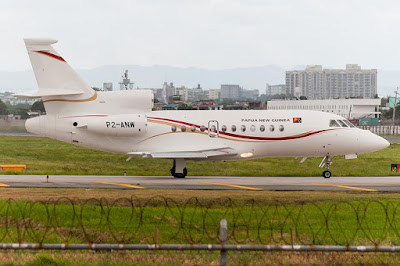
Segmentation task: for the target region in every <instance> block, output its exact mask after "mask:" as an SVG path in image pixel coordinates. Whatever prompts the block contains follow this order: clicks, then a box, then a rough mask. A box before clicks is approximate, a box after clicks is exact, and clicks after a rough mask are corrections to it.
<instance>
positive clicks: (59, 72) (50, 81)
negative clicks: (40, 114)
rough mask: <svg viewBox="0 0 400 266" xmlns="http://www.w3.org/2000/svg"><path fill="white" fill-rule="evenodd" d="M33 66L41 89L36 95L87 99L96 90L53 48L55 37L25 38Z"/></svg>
mask: <svg viewBox="0 0 400 266" xmlns="http://www.w3.org/2000/svg"><path fill="white" fill-rule="evenodd" d="M24 41H25V45H26V49H27V50H28V54H29V58H30V60H31V64H32V68H33V71H34V73H35V77H36V81H37V83H38V86H39V91H38V92H37V93H36V94H35V95H36V96H39V97H43V100H52V99H53V98H54V96H58V98H59V97H62V99H76V100H79V99H85V98H89V97H92V96H93V95H94V94H95V91H94V90H93V89H92V88H91V87H90V86H89V85H88V84H87V83H86V82H85V81H84V80H83V79H82V78H81V77H80V76H79V75H78V74H77V73H76V72H75V71H74V70H73V69H72V68H71V67H70V65H69V64H68V63H67V62H66V61H65V60H64V59H63V58H62V57H61V56H60V55H59V54H58V53H57V52H56V51H55V50H54V49H53V47H52V46H51V45H52V44H55V43H57V40H53V39H25V40H24Z"/></svg>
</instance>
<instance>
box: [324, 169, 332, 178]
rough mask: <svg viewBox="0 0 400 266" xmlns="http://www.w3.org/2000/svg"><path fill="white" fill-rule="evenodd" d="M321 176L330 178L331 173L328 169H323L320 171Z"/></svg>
mask: <svg viewBox="0 0 400 266" xmlns="http://www.w3.org/2000/svg"><path fill="white" fill-rule="evenodd" d="M322 176H323V177H324V178H330V177H331V176H332V173H331V171H329V170H325V171H323V172H322Z"/></svg>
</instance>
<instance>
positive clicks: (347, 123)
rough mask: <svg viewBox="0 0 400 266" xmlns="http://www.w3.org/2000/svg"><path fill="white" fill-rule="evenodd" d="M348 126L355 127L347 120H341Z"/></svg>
mask: <svg viewBox="0 0 400 266" xmlns="http://www.w3.org/2000/svg"><path fill="white" fill-rule="evenodd" d="M343 122H345V123H346V125H348V126H349V127H355V126H354V125H353V124H352V123H351V122H350V121H349V120H343Z"/></svg>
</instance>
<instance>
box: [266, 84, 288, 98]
mask: <svg viewBox="0 0 400 266" xmlns="http://www.w3.org/2000/svg"><path fill="white" fill-rule="evenodd" d="M265 94H266V95H267V96H273V95H281V94H286V85H285V84H278V85H269V84H268V83H267V87H266V91H265Z"/></svg>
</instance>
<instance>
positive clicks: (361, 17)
mask: <svg viewBox="0 0 400 266" xmlns="http://www.w3.org/2000/svg"><path fill="white" fill-rule="evenodd" d="M399 7H400V2H399V3H398V2H397V1H385V2H379V4H377V2H376V1H372V0H365V1H360V0H353V1H345V0H336V1H333V0H296V1H295V0H287V1H278V0H265V1H262V0H246V1H245V0H242V1H241V0H210V1H203V0H193V1H182V0H171V1H165V0H146V1H145V0H143V1H139V0H116V1H106V0H97V1H94V0H85V1H78V0H70V1H50V0H36V1H28V0H20V1H7V0H6V1H5V2H2V4H0V23H1V24H2V25H3V26H2V35H1V37H0V41H1V43H2V49H1V50H2V51H1V52H0V70H10V71H11V70H25V69H29V68H30V65H29V60H28V58H27V56H26V53H25V48H24V45H23V41H22V38H24V37H54V38H57V39H58V40H59V41H60V43H59V44H57V46H56V49H57V50H58V51H59V52H60V53H61V54H62V55H63V56H64V57H65V58H66V59H67V60H68V61H69V62H71V64H72V65H73V66H74V67H77V68H94V67H97V66H101V65H109V64H139V65H148V66H149V65H174V66H182V67H187V66H195V67H203V68H208V69H220V68H234V67H246V66H263V65H269V64H276V65H282V66H294V65H307V64H323V65H330V66H334V67H343V66H344V65H345V64H346V63H359V64H361V65H362V66H363V67H371V68H386V69H399V66H398V62H399V61H400V60H399V59H400V58H399V56H400V55H398V53H397V50H398V48H397V46H398V43H399V41H400V38H399V37H398V34H397V31H398V29H399V26H400V18H399V16H398V15H397V11H398V10H399Z"/></svg>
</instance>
